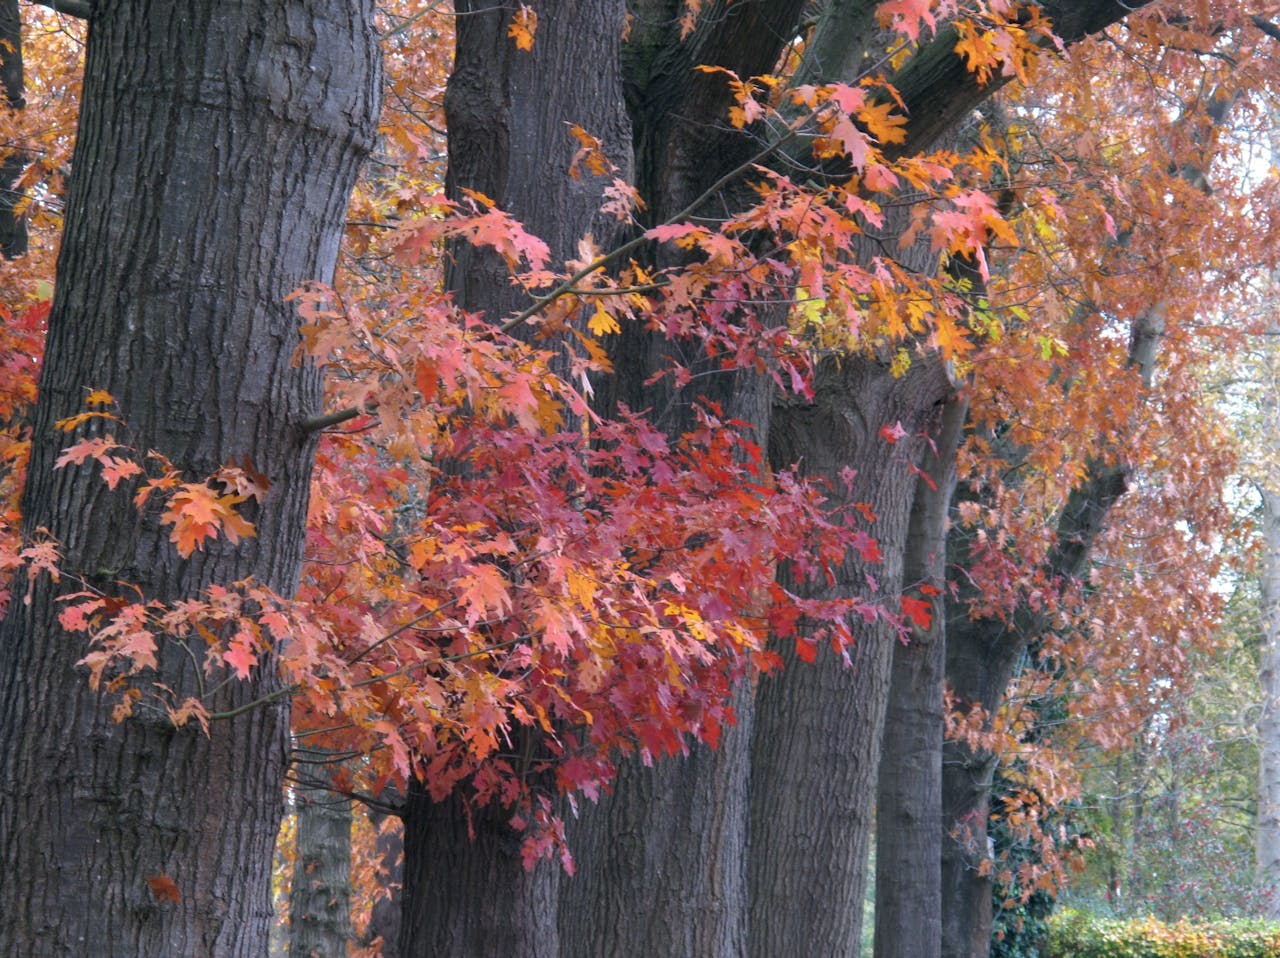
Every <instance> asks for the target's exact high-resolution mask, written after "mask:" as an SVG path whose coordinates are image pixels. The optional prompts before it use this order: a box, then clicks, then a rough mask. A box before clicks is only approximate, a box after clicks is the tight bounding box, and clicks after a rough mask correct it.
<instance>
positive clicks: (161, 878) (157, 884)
mask: <svg viewBox="0 0 1280 958" xmlns="http://www.w3.org/2000/svg"><path fill="white" fill-rule="evenodd" d="M147 887H148V888H150V889H151V894H152V896H153V897H154V898H155V900H156V901H168V902H174V903H177V902H181V901H182V893H181V892H180V891H179V890H178V883H177V882H175V881H174V880H173V879H172V878H170V877H169V876H168V875H152V876H151V877H150V878H148V879H147Z"/></svg>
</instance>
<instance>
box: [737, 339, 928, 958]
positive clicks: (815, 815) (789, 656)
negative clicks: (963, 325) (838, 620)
mask: <svg viewBox="0 0 1280 958" xmlns="http://www.w3.org/2000/svg"><path fill="white" fill-rule="evenodd" d="M949 392H950V384H949V382H948V380H947V375H946V372H945V370H944V369H943V368H942V363H941V361H940V360H937V359H936V358H931V359H921V360H919V361H918V362H917V363H916V364H914V365H913V366H912V368H911V370H909V371H908V372H907V374H906V375H905V376H902V377H900V378H895V377H894V376H892V375H891V374H890V373H889V370H888V365H887V364H882V363H880V362H877V361H875V360H872V359H865V358H846V359H844V360H842V361H841V362H840V364H839V366H838V368H837V367H836V366H835V364H832V366H831V367H829V368H826V369H824V370H823V371H822V372H821V373H820V375H819V376H818V384H817V390H816V393H815V399H814V402H813V403H812V404H802V403H799V402H793V403H787V404H783V405H780V406H779V407H778V408H777V409H775V412H774V421H773V428H772V430H771V433H770V440H769V455H770V459H771V460H772V461H773V462H774V463H776V464H779V465H781V464H785V463H793V462H800V463H802V464H803V468H804V470H805V471H806V472H807V473H808V474H809V475H812V476H821V477H824V478H825V479H827V480H828V481H829V482H831V484H832V488H833V489H840V488H841V484H842V479H841V471H842V470H844V468H845V467H846V466H848V465H850V464H854V463H856V469H857V473H856V475H855V476H854V478H853V480H852V483H851V485H850V487H849V488H848V489H847V490H844V494H841V495H839V501H841V502H861V503H866V504H868V505H869V506H870V507H871V509H872V511H873V512H874V513H875V515H876V517H877V518H876V521H875V524H874V528H873V532H874V534H875V536H876V538H877V540H878V541H879V542H881V543H882V548H883V549H884V558H883V561H881V562H877V563H867V562H864V561H863V560H862V559H861V558H860V557H858V556H857V555H852V554H851V555H850V556H849V557H848V558H847V559H846V562H845V563H844V566H843V567H842V568H841V569H838V570H835V571H836V578H837V583H836V585H835V586H834V587H832V588H831V589H830V590H829V593H831V594H837V595H839V594H849V591H848V590H851V589H858V590H859V591H860V592H861V593H862V594H863V595H864V596H865V597H866V598H867V599H868V600H870V601H873V602H874V601H879V600H883V599H884V598H885V597H893V596H896V595H897V594H899V592H900V591H901V588H902V571H903V565H902V563H903V549H902V543H903V542H904V541H905V538H906V534H907V528H908V523H909V518H910V512H911V503H912V499H913V493H914V488H915V484H914V480H913V477H912V474H911V471H910V467H911V466H912V465H918V464H919V463H920V462H921V458H922V453H923V443H922V442H921V440H920V439H919V438H918V436H919V435H920V434H923V433H926V432H927V431H928V430H929V429H930V428H931V427H932V426H933V425H934V419H933V417H934V416H935V415H936V413H937V411H938V410H937V407H938V406H939V404H940V403H942V402H943V401H944V400H945V398H946V396H947V395H948V393H949ZM895 421H899V422H901V423H902V425H903V427H904V428H905V429H906V431H907V433H908V435H909V436H910V437H911V438H909V439H903V440H901V441H900V442H898V443H896V444H890V443H889V442H886V441H885V440H884V439H883V438H881V437H879V436H878V435H877V433H878V430H879V429H880V427H881V426H883V425H885V424H886V423H891V422H895ZM867 576H872V577H874V579H875V581H876V583H877V587H876V588H871V587H870V586H869V585H868V583H867ZM854 637H855V644H854V646H853V648H851V649H850V658H851V660H852V666H851V667H850V666H848V665H846V664H845V663H844V662H842V661H841V659H840V658H839V657H838V656H836V655H834V654H832V652H831V651H830V650H829V649H824V650H820V652H819V656H818V660H817V662H815V663H814V664H813V665H805V664H803V663H800V662H799V661H798V660H797V657H796V655H795V652H794V649H793V648H788V647H787V646H786V645H783V646H781V647H780V648H779V649H778V650H777V651H779V653H780V654H782V656H783V659H784V661H785V663H786V665H785V668H784V669H783V670H782V671H781V673H779V674H778V675H775V676H771V677H768V678H765V679H763V680H762V681H761V683H760V689H759V692H758V695H757V706H756V719H755V722H756V724H755V735H754V739H753V742H752V756H751V758H752V767H751V854H750V860H749V863H748V876H749V877H748V880H749V884H750V894H751V919H750V920H751V947H750V952H749V953H750V954H751V955H753V956H758V958H766V956H772V955H780V954H815V955H817V954H821V955H830V956H833V958H835V956H853V955H857V954H858V947H859V940H860V934H861V924H862V900H863V897H864V894H865V891H866V861H867V852H868V848H869V845H870V838H871V831H872V827H873V812H874V807H875V791H876V773H877V766H878V763H879V755H880V751H879V750H880V736H881V731H882V729H883V726H884V715H885V705H886V703H887V700H888V690H889V669H890V664H891V662H892V656H893V644H894V642H896V641H897V633H896V630H895V629H894V628H893V627H892V626H891V625H890V624H888V623H886V622H884V621H876V622H873V623H861V622H857V621H855V623H854Z"/></svg>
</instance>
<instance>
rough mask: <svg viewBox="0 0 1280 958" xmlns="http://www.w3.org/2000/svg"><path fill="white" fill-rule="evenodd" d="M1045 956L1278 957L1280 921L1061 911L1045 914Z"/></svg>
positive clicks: (1057, 957) (1144, 957) (1084, 957)
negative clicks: (1103, 915)
mask: <svg viewBox="0 0 1280 958" xmlns="http://www.w3.org/2000/svg"><path fill="white" fill-rule="evenodd" d="M1045 956H1046V958H1278V956H1280V923H1277V922H1266V921H1258V920H1255V919H1246V918H1236V919H1230V920H1223V921H1205V922H1198V921H1190V920H1188V919H1185V918H1184V919H1183V920H1181V921H1179V922H1177V923H1176V924H1172V925H1171V924H1167V923H1165V922H1161V921H1156V920H1155V919H1154V918H1144V919H1141V920H1132V919H1130V920H1125V919H1114V918H1098V917H1095V916H1094V915H1091V914H1089V913H1087V912H1082V911H1073V910H1064V911H1062V912H1059V913H1058V914H1056V915H1054V916H1053V917H1052V918H1050V919H1049V939H1048V947H1047V949H1046V951H1045Z"/></svg>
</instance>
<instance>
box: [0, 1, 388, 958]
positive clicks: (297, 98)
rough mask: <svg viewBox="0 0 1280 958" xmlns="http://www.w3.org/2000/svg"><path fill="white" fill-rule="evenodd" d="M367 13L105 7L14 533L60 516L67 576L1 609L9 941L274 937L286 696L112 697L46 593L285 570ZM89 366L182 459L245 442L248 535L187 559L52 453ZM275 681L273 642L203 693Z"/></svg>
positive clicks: (374, 94)
mask: <svg viewBox="0 0 1280 958" xmlns="http://www.w3.org/2000/svg"><path fill="white" fill-rule="evenodd" d="M372 14H373V10H372V3H355V4H353V3H351V2H348V0H341V2H340V0H307V2H303V0H273V2H271V3H265V2H246V3H219V4H191V3H186V2H178V0H168V2H163V0H149V2H144V0H135V2H127V0H119V2H114V3H110V4H101V5H100V7H99V13H98V14H96V15H95V17H94V20H93V23H92V28H91V31H90V38H89V44H88V51H87V60H86V67H85V84H84V95H83V107H82V112H81V118H80V127H79V139H78V143H77V146H76V152H75V160H74V175H73V176H72V179H71V187H70V194H69V197H68V202H67V213H66V230H65V235H64V237H63V241H62V248H61V254H60V257H59V261H58V285H57V295H56V299H55V303H54V306H53V311H52V315H51V317H50V321H49V336H48V342H47V346H46V351H45V359H44V366H43V372H42V376H41V381H40V398H39V402H38V404H37V408H36V412H35V426H34V437H33V445H32V455H31V463H30V471H29V476H28V480H27V485H26V489H25V492H24V496H23V501H22V511H23V530H24V534H25V535H26V536H27V538H28V539H32V538H35V537H37V536H38V535H41V534H43V530H47V531H48V534H49V535H51V536H52V537H54V538H55V539H56V540H57V541H58V542H59V543H61V549H62V561H61V569H62V582H61V585H59V584H58V583H55V582H53V581H51V580H50V578H49V577H48V576H46V575H42V576H40V577H38V578H37V579H36V580H35V581H34V582H33V583H32V584H31V585H30V586H28V585H27V584H26V583H24V582H23V581H21V580H19V583H18V585H17V588H16V589H15V596H14V600H13V602H12V604H11V605H10V611H9V614H8V616H7V618H6V619H5V621H4V623H3V626H2V628H0V762H2V763H3V765H0V789H2V790H3V791H2V792H0V868H2V869H3V872H4V874H6V875H10V876H19V875H20V876H22V880H21V881H8V882H5V883H4V884H3V885H2V886H0V954H4V955H11V956H24V958H28V956H33V955H39V956H46V955H47V956H56V955H67V956H79V955H85V954H90V953H91V954H94V955H95V956H103V958H111V956H121V958H123V956H136V955H219V956H239V955H246V956H247V955H254V956H257V955H261V954H264V953H265V952H266V950H267V927H268V924H269V922H270V920H271V907H270V873H271V847H272V843H273V841H274V840H275V835H276V830H277V827H278V825H279V818H280V813H281V784H282V780H283V775H284V768H285V758H286V752H287V747H288V706H287V703H283V702H280V703H277V704H275V705H273V706H270V707H265V708H257V709H254V710H253V711H250V712H248V713H246V714H243V715H240V716H239V717H237V718H235V719H231V720H228V721H225V722H217V723H215V724H214V726H213V727H212V729H211V732H210V734H209V735H208V736H205V735H203V734H202V733H201V731H200V730H199V728H198V727H193V726H191V725H187V726H185V727H182V728H174V727H173V726H172V725H171V724H170V723H169V721H168V720H167V719H166V718H165V717H164V715H163V714H156V713H154V712H152V711H148V710H146V709H145V708H139V709H138V710H137V711H136V712H135V715H134V717H132V718H129V719H127V720H125V721H123V722H114V721H112V718H111V715H110V708H109V702H108V703H106V706H107V707H104V700H103V698H102V696H100V695H99V694H97V693H94V692H91V691H90V690H89V688H88V685H87V683H86V681H85V678H84V675H83V674H82V673H81V672H80V671H79V670H78V669H77V667H76V662H77V661H78V660H79V659H80V658H81V657H82V656H83V655H84V654H85V652H86V650H87V649H86V645H85V641H84V639H83V637H82V636H79V635H73V634H68V633H66V632H64V631H62V630H61V628H60V627H59V625H58V613H59V611H60V609H61V607H62V606H61V604H60V603H59V602H58V596H59V595H61V594H65V593H68V592H74V591H79V590H81V589H83V588H84V587H85V585H83V584H81V583H84V584H87V585H88V586H89V587H91V588H96V589H100V590H103V591H104V592H108V593H112V592H114V591H116V590H117V588H118V587H117V585H116V583H117V582H125V583H129V584H130V585H131V586H136V587H137V588H138V589H140V590H141V592H142V594H143V595H144V596H146V597H147V598H149V599H150V598H154V599H157V600H160V601H172V600H177V599H182V598H191V597H195V596H198V595H199V594H200V592H201V590H203V589H204V588H205V587H207V586H209V585H210V584H214V583H224V584H225V583H231V582H236V581H239V580H242V579H245V578H248V577H252V578H253V579H254V580H255V581H257V582H259V583H262V584H263V585H265V586H267V587H269V588H272V589H275V590H276V591H278V592H281V593H283V594H289V593H290V592H291V591H292V589H293V588H294V587H295V585H296V581H297V576H298V570H299V566H300V562H301V558H302V544H303V531H304V525H305V520H306V506H307V493H308V483H309V479H310V471H311V464H312V458H313V452H314V439H313V438H311V437H308V436H305V435H303V434H302V433H301V432H300V431H299V429H298V423H299V422H300V420H302V419H303V418H305V417H306V416H308V415H312V414H315V413H316V412H318V411H319V405H320V401H321V390H320V385H321V384H320V376H319V373H318V372H317V371H316V369H315V368H314V367H313V366H311V365H309V364H296V363H294V362H293V357H294V352H295V350H296V347H297V345H298V341H299V337H298V332H297V321H296V318H295V316H294V312H293V308H292V307H291V306H290V305H288V304H286V303H285V302H284V297H285V295H286V294H287V293H289V292H290V291H291V290H292V289H294V288H295V287H297V286H298V285H299V284H301V283H302V282H303V281H305V280H309V279H315V278H320V279H328V278H330V276H331V275H332V270H333V266H334V261H335V259H336V254H337V249H338V242H339V238H340V236H341V231H342V224H343V217H344V211H345V206H346V201H347V195H348V193H349V192H350V190H351V187H352V185H353V183H354V180H355V176H356V172H357V170H358V167H359V165H360V162H361V160H362V158H363V156H364V155H365V153H366V151H367V150H368V148H369V145H370V143H371V141H372V137H373V133H374V127H375V121H376V117H377V101H378V68H377V59H376V42H375V38H374V34H373V30H372V24H371V18H372ZM88 388H99V389H105V390H108V391H109V392H110V393H111V394H112V395H113V396H115V398H116V400H117V402H118V404H119V407H120V410H121V413H122V416H123V417H124V418H125V419H126V420H127V423H128V425H127V429H126V428H125V427H119V429H118V432H119V433H121V437H122V440H123V441H127V442H129V443H131V444H132V445H134V446H135V447H136V448H137V449H138V450H140V453H139V454H140V455H141V454H144V453H145V452H146V451H147V450H149V449H155V450H158V451H159V452H161V453H163V454H165V455H166V456H168V457H169V458H170V459H171V460H172V461H173V463H174V464H175V465H176V466H177V467H178V468H180V469H182V470H184V472H185V473H186V474H187V475H188V476H190V477H193V478H202V477H204V476H207V475H209V474H211V473H212V472H213V471H215V470H216V469H218V468H219V467H220V466H222V465H224V464H228V463H232V462H242V461H245V460H247V461H248V462H249V463H250V464H251V465H252V467H253V468H254V469H255V470H257V471H258V472H261V473H263V474H265V475H266V476H267V477H268V479H269V481H270V483H271V486H270V491H269V493H268V495H267V498H266V502H265V503H264V504H263V506H262V508H261V510H260V513H259V514H258V515H257V516H255V517H254V518H255V522H256V525H257V536H256V538H253V539H250V540H247V541H244V542H242V543H241V544H240V545H238V546H231V545H229V544H227V542H226V541H225V540H222V539H219V540H217V541H213V542H209V543H207V545H206V548H205V549H204V551H201V552H197V553H195V554H194V555H193V556H192V557H191V558H190V559H186V560H183V559H180V558H179V557H178V555H177V554H176V552H175V551H174V547H173V545H172V544H171V543H170V542H169V537H168V530H167V529H164V528H161V527H160V525H159V522H158V519H157V516H156V514H155V513H154V512H153V513H148V514H146V515H140V514H139V512H138V510H137V509H136V508H135V507H134V505H133V503H132V501H131V497H130V495H129V494H128V492H127V491H124V490H118V491H115V492H111V491H109V490H108V489H107V488H106V486H105V485H104V483H103V482H102V479H101V477H100V476H99V475H98V474H97V473H96V470H95V469H94V468H91V467H88V466H85V467H81V468H66V469H61V470H57V471H55V470H54V460H55V458H56V457H57V455H58V453H59V451H60V450H61V449H62V448H63V447H64V446H66V445H68V444H69V443H70V442H73V441H75V435H71V436H68V435H67V434H65V433H61V432H59V431H57V430H56V429H55V428H54V423H55V422H56V421H57V420H59V419H62V418H64V417H67V416H71V415H73V414H75V413H77V412H79V411H80V410H81V409H82V408H83V405H84V399H85V395H86V392H85V391H86V389H88ZM85 431H86V427H81V430H80V431H79V434H80V435H83V434H84V433H85ZM123 594H125V595H129V596H131V595H132V594H133V593H132V591H131V590H124V593H123ZM193 671H194V670H193V668H192V664H191V662H190V660H189V659H188V656H187V654H186V653H185V652H184V651H182V650H181V649H179V648H177V647H176V646H175V645H172V644H168V645H165V646H164V647H162V648H161V649H160V651H159V653H158V668H157V673H158V674H157V675H156V678H157V680H158V681H161V682H164V683H165V684H166V685H168V686H169V687H170V688H171V689H172V690H173V692H174V694H175V695H176V696H177V698H178V699H179V700H181V699H182V698H183V697H185V696H187V695H195V694H196V692H197V689H196V685H195V681H194V678H193V674H192V673H193ZM277 688H278V679H277V678H276V675H275V670H274V669H273V667H272V665H271V663H270V661H268V662H266V663H264V664H263V666H262V667H261V668H260V669H258V670H257V671H256V672H255V674H254V676H253V678H252V679H250V680H249V681H245V682H233V683H231V684H229V685H228V686H227V687H226V688H225V689H224V690H223V691H222V692H220V693H218V695H217V696H216V697H214V699H213V700H212V701H210V702H209V703H208V704H209V706H210V707H211V708H212V709H217V710H225V709H227V708H229V707H234V706H236V705H239V704H242V703H246V702H249V701H251V700H254V699H256V698H258V697H260V696H261V695H263V694H264V693H270V692H272V691H274V690H276V689H277ZM148 879H156V880H157V881H155V882H152V883H149V881H148ZM170 882H171V883H172V884H169V883H170ZM153 889H159V893H157V892H156V891H153ZM175 889H176V895H174V897H176V898H177V899H178V900H176V901H173V900H169V895H170V894H172V893H173V892H174V890H175Z"/></svg>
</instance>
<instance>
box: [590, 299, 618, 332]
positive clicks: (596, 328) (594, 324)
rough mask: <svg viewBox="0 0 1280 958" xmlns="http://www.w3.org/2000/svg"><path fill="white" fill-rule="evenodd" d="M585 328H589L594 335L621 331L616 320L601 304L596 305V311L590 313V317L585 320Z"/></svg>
mask: <svg viewBox="0 0 1280 958" xmlns="http://www.w3.org/2000/svg"><path fill="white" fill-rule="evenodd" d="M587 329H589V330H591V332H592V333H593V334H595V335H596V336H605V335H608V334H609V333H620V332H622V327H621V326H619V325H618V321H617V320H616V319H614V317H613V316H611V315H610V314H609V313H608V312H607V311H606V310H605V309H604V307H603V306H597V307H596V311H595V312H594V313H592V314H591V318H590V319H588V320H587Z"/></svg>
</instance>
